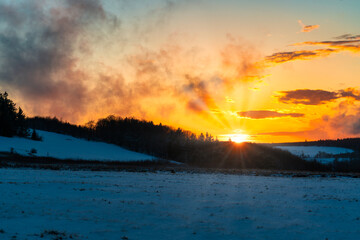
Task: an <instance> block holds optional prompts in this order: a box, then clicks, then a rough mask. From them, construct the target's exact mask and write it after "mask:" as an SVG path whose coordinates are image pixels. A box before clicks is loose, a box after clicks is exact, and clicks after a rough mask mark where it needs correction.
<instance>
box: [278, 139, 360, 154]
mask: <svg viewBox="0 0 360 240" xmlns="http://www.w3.org/2000/svg"><path fill="white" fill-rule="evenodd" d="M274 145H282V146H326V147H343V148H349V149H352V150H354V151H357V152H360V138H344V139H336V140H330V139H325V140H318V141H305V142H292V143H279V144H274Z"/></svg>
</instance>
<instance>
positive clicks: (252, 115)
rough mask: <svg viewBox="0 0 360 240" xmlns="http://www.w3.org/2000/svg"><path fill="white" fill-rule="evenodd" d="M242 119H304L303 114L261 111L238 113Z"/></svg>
mask: <svg viewBox="0 0 360 240" xmlns="http://www.w3.org/2000/svg"><path fill="white" fill-rule="evenodd" d="M237 114H238V115H239V116H240V117H246V118H252V119H264V118H281V117H303V116H304V114H303V113H281V112H277V111H269V110H259V111H245V112H238V113H237Z"/></svg>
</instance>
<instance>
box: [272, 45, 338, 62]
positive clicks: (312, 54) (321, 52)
mask: <svg viewBox="0 0 360 240" xmlns="http://www.w3.org/2000/svg"><path fill="white" fill-rule="evenodd" d="M334 52H337V50H335V49H330V48H328V49H316V50H312V51H310V50H301V51H290V52H277V53H274V54H272V55H270V56H267V57H266V58H265V62H266V63H268V64H269V63H270V64H279V63H285V62H289V61H294V60H312V59H314V58H320V57H326V56H329V55H330V54H331V53H334Z"/></svg>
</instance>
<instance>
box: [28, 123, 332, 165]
mask: <svg viewBox="0 0 360 240" xmlns="http://www.w3.org/2000/svg"><path fill="white" fill-rule="evenodd" d="M27 123H28V125H29V126H30V127H32V128H34V129H39V130H45V131H51V132H57V133H62V134H68V135H72V136H74V137H80V138H86V139H89V140H97V141H105V142H108V143H113V144H116V145H119V146H122V147H125V148H127V149H129V150H134V151H138V152H143V153H147V154H151V155H153V156H156V157H159V158H162V159H168V160H175V161H179V162H183V163H187V164H189V165H191V166H197V167H220V168H248V169H249V168H260V169H283V170H285V169H287V170H319V171H320V170H326V169H327V167H325V166H323V165H321V164H319V163H317V162H309V161H305V160H303V159H301V158H299V157H296V156H294V155H292V154H290V153H289V152H286V151H282V150H280V149H273V148H271V147H267V146H263V145H259V144H254V143H242V144H236V143H233V142H219V141H217V140H216V139H214V137H213V136H211V135H210V134H208V133H206V134H200V135H198V136H197V135H195V134H194V133H192V132H190V131H185V130H182V129H180V128H177V129H174V128H172V127H169V126H166V125H162V124H158V125H156V124H154V123H153V122H151V121H150V122H149V121H144V120H138V119H135V118H121V117H116V116H109V117H107V118H103V119H99V120H98V121H97V122H94V121H91V122H89V123H87V124H86V125H85V126H77V125H73V124H70V123H68V122H63V121H61V120H59V119H57V118H50V117H45V118H44V117H34V118H28V119H27Z"/></svg>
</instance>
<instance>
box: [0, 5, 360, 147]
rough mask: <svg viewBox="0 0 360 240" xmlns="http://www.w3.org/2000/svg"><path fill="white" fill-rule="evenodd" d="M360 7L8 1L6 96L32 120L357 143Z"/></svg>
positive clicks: (1, 16)
mask: <svg viewBox="0 0 360 240" xmlns="http://www.w3.org/2000/svg"><path fill="white" fill-rule="evenodd" d="M359 9H360V1H357V0H354V1H350V0H342V1H340V0H318V1H292V0H272V1H268V0H252V1H250V0H248V1H246V0H242V1H240V0H206V1H205V0H191V1H190V0H183V1H180V0H178V1H175V0H173V1H171V0H167V1H163V0H152V1H145V0H144V1H133V0H132V1H131V0H106V1H105V0H103V1H95V0H61V1H50V0H48V1H47V0H26V1H25V0H24V1H20V0H19V1H10V0H4V1H1V3H0V91H1V92H4V91H7V92H8V93H9V96H10V98H12V99H13V100H14V101H15V102H16V103H17V104H18V105H19V106H21V107H22V108H23V109H24V111H25V113H26V114H27V115H28V116H36V115H40V116H51V117H53V116H56V117H58V118H60V119H63V120H66V121H69V122H71V123H75V124H85V123H87V122H89V121H91V120H97V119H98V118H103V117H106V116H108V115H118V116H122V117H136V118H140V119H145V120H149V121H154V122H155V123H160V122H161V123H163V124H167V125H170V126H173V127H176V128H177V127H181V128H184V129H186V130H190V131H193V132H195V133H200V132H209V133H211V134H212V135H214V136H217V137H218V138H219V139H220V140H227V139H229V138H232V139H246V140H248V141H254V142H288V141H304V140H308V141H309V140H318V139H336V138H348V137H360V88H359V87H360V86H359V83H360V80H359V79H358V78H359V76H360V67H359V66H360V25H359V24H358V23H359V22H360V15H359V14H358V10H359Z"/></svg>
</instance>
